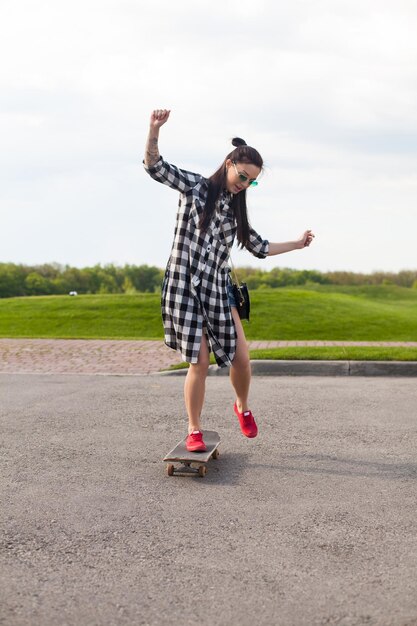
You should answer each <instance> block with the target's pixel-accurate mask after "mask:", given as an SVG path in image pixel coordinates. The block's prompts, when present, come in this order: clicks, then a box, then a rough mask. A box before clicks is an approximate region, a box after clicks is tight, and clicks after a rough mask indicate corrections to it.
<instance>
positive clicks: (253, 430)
mask: <svg viewBox="0 0 417 626" xmlns="http://www.w3.org/2000/svg"><path fill="white" fill-rule="evenodd" d="M233 410H234V412H235V413H236V415H237V417H238V419H239V424H240V430H241V431H242V433H243V434H244V435H245V437H249V438H252V437H256V435H257V434H258V427H257V425H256V422H255V418H254V417H253V415H252V411H244V412H243V413H240V412H239V409H238V408H237V404H236V402H235V403H234V405H233Z"/></svg>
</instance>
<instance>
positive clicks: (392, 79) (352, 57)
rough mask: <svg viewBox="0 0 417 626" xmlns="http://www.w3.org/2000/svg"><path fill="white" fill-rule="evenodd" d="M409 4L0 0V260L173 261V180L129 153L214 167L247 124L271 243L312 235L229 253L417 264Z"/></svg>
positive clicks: (390, 266)
mask: <svg viewBox="0 0 417 626" xmlns="http://www.w3.org/2000/svg"><path fill="white" fill-rule="evenodd" d="M416 32H417V3H416V2H415V0H410V1H407V0H388V1H385V2H384V0H349V1H345V0H317V1H316V0H291V2H288V0H286V1H285V2H284V1H281V0H256V1H254V0H251V1H247V0H222V1H221V2H220V1H218V0H211V2H209V3H207V2H204V3H202V2H199V1H198V0H177V2H172V1H168V0H159V1H155V2H142V1H139V0H82V1H81V0H68V1H62V0H33V1H29V0H1V3H0V52H1V58H2V62H1V66H0V106H1V138H0V158H1V174H0V176H1V185H0V211H1V229H0V261H2V262H7V261H9V262H15V263H26V264H38V263H45V262H58V263H62V264H66V263H68V264H70V265H75V266H78V267H84V266H87V265H94V264H96V263H101V264H103V265H104V264H106V263H115V264H117V265H124V264H125V263H130V264H136V265H140V264H143V263H147V264H150V265H157V266H159V267H163V266H165V264H166V261H167V259H168V257H169V253H170V248H171V243H172V237H173V230H174V225H175V212H176V207H177V204H178V193H177V192H176V191H174V190H172V189H169V188H168V187H165V186H163V185H160V184H158V183H156V182H155V181H153V180H152V179H151V178H150V177H149V176H148V175H147V174H146V173H145V171H144V169H143V166H142V159H143V153H144V145H145V139H146V135H147V129H148V124H149V117H150V113H151V111H152V110H153V109H154V108H168V109H171V111H172V112H171V116H170V119H169V121H168V123H167V124H165V126H163V127H162V129H161V134H160V152H161V154H162V155H163V157H164V158H165V159H166V160H167V161H170V162H172V163H174V164H176V165H178V166H179V167H183V168H186V169H191V170H193V171H197V172H200V173H201V174H203V175H206V176H209V175H210V174H212V173H213V172H214V171H215V170H216V169H217V167H218V166H219V165H220V163H221V162H222V161H223V159H224V157H225V156H226V154H227V153H228V152H229V151H230V150H231V149H232V146H231V144H230V139H231V138H232V137H234V136H240V137H243V138H244V139H245V140H246V141H247V143H248V144H250V145H253V146H254V147H256V148H257V149H258V150H259V152H260V153H261V155H262V156H263V158H264V161H265V165H266V168H265V172H264V174H263V175H262V176H261V179H260V183H259V185H258V187H257V188H255V189H250V190H249V191H248V205H249V212H250V219H251V223H252V225H253V227H254V228H255V229H256V230H257V231H258V232H259V233H260V234H261V235H262V236H263V237H264V238H268V239H270V240H271V241H286V240H289V239H293V238H295V237H298V236H299V235H301V233H302V232H303V231H304V230H305V229H306V228H312V229H313V231H314V232H315V234H316V239H315V241H314V243H313V244H312V246H311V248H309V249H306V250H302V251H296V252H291V253H288V254H285V255H281V256H276V257H271V258H268V259H266V260H264V261H263V260H260V259H255V258H254V257H252V256H251V255H250V254H249V253H248V252H244V253H243V252H237V251H236V252H234V257H235V262H236V263H237V264H238V265H252V266H256V267H261V268H264V269H270V268H272V267H275V266H285V267H294V268H306V269H319V270H322V271H326V270H336V269H340V270H353V271H365V272H371V271H374V270H387V271H398V270H401V269H406V268H408V269H415V268H417V252H416V243H415V239H416V234H417V210H416V209H417V37H416Z"/></svg>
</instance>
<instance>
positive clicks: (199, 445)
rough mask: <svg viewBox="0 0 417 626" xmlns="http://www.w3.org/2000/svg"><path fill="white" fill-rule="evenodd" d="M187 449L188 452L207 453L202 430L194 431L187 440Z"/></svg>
mask: <svg viewBox="0 0 417 626" xmlns="http://www.w3.org/2000/svg"><path fill="white" fill-rule="evenodd" d="M185 447H186V448H187V450H188V452H205V451H206V450H207V448H206V444H205V443H204V441H203V433H202V432H201V430H194V431H193V432H192V433H191V434H190V435H188V437H187V439H186V440H185Z"/></svg>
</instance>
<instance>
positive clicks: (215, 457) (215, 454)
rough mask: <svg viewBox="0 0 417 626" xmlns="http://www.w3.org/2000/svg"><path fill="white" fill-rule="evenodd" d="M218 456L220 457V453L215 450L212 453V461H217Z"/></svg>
mask: <svg viewBox="0 0 417 626" xmlns="http://www.w3.org/2000/svg"><path fill="white" fill-rule="evenodd" d="M219 456H220V452H219V451H218V450H217V449H216V450H215V451H214V452H213V459H218V458H219Z"/></svg>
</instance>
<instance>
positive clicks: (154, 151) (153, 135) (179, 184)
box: [143, 109, 203, 193]
mask: <svg viewBox="0 0 417 626" xmlns="http://www.w3.org/2000/svg"><path fill="white" fill-rule="evenodd" d="M170 113H171V111H168V110H167V109H156V110H155V111H153V112H152V115H151V120H150V126H149V134H148V139H147V142H146V148H145V158H144V159H143V165H144V167H145V170H146V171H147V173H148V174H149V175H150V176H151V177H152V178H153V179H154V180H156V181H158V182H159V183H162V184H163V185H168V187H172V189H176V190H177V191H179V192H181V193H187V191H189V190H190V189H192V188H193V187H195V185H196V184H197V183H198V182H200V181H201V180H202V179H203V177H202V176H201V174H195V173H194V172H188V171H187V170H181V169H179V168H178V167H177V166H176V165H172V164H171V163H167V161H164V159H163V158H162V156H161V155H160V154H159V148H158V139H159V129H160V128H161V126H162V125H163V124H165V122H167V121H168V118H169V114H170Z"/></svg>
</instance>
